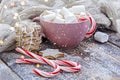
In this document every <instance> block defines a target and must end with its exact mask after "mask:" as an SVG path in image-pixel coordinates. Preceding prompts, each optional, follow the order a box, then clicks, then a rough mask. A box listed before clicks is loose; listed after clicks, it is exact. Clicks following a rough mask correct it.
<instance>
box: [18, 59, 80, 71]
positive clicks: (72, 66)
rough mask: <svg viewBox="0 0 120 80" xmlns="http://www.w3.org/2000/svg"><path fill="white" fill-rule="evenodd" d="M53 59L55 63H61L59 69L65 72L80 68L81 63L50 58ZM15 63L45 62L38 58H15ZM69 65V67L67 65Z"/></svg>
mask: <svg viewBox="0 0 120 80" xmlns="http://www.w3.org/2000/svg"><path fill="white" fill-rule="evenodd" d="M52 61H54V62H55V63H56V64H59V65H62V66H60V69H61V70H63V71H66V72H76V71H79V70H80V68H81V65H80V64H78V63H75V62H72V61H66V60H52ZM16 63H30V64H34V63H40V64H41V63H42V64H46V63H44V62H42V61H40V60H36V59H16ZM67 66H69V67H67Z"/></svg>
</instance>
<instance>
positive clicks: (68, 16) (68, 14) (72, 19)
mask: <svg viewBox="0 0 120 80" xmlns="http://www.w3.org/2000/svg"><path fill="white" fill-rule="evenodd" d="M60 13H61V14H62V15H63V16H64V18H65V23H74V22H77V18H76V16H75V15H74V14H73V13H71V12H70V11H69V10H68V9H67V8H65V7H63V8H62V9H61V11H60Z"/></svg>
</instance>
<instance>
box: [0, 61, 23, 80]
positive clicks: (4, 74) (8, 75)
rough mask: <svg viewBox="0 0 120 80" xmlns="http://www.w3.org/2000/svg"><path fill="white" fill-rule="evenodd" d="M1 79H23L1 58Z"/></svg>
mask: <svg viewBox="0 0 120 80" xmlns="http://www.w3.org/2000/svg"><path fill="white" fill-rule="evenodd" d="M0 80H22V79H20V78H19V77H18V76H17V75H16V74H15V73H14V72H13V71H12V70H11V69H10V68H9V67H8V66H7V65H6V64H5V63H4V62H3V61H2V60H0Z"/></svg>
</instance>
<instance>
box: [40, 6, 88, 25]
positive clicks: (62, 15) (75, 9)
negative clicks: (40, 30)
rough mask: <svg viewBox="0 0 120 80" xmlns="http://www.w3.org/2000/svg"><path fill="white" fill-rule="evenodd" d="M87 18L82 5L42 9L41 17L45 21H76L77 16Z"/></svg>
mask: <svg viewBox="0 0 120 80" xmlns="http://www.w3.org/2000/svg"><path fill="white" fill-rule="evenodd" d="M83 17H84V18H87V14H86V10H85V6H84V5H79V6H72V7H71V8H65V7H63V8H62V9H56V10H52V11H48V10H46V11H44V12H43V13H42V15H41V18H42V19H43V20H44V21H47V22H53V23H77V22H78V19H79V18H83Z"/></svg>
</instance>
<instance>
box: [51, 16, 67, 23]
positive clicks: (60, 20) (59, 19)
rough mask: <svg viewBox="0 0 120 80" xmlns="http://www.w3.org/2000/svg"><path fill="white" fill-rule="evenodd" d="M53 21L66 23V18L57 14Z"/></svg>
mask: <svg viewBox="0 0 120 80" xmlns="http://www.w3.org/2000/svg"><path fill="white" fill-rule="evenodd" d="M53 22H54V23H65V20H64V19H62V18H60V17H58V16H57V17H56V18H55V19H54V20H53Z"/></svg>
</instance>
